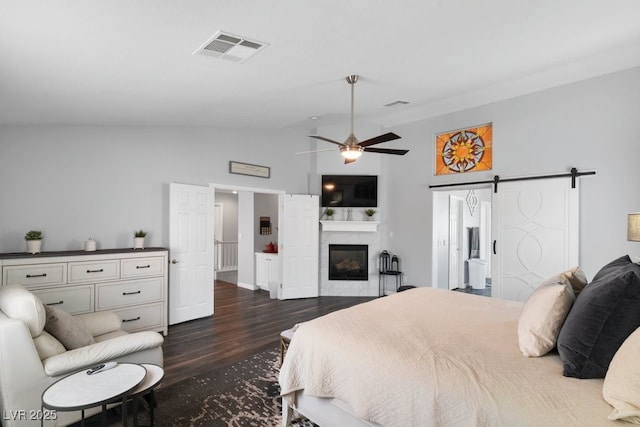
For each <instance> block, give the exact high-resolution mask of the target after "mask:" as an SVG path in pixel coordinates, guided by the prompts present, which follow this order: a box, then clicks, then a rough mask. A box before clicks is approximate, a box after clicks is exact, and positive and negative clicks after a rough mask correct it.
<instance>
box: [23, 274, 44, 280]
mask: <svg viewBox="0 0 640 427" xmlns="http://www.w3.org/2000/svg"><path fill="white" fill-rule="evenodd" d="M36 277H47V273H42V274H27V279H34V278H36Z"/></svg>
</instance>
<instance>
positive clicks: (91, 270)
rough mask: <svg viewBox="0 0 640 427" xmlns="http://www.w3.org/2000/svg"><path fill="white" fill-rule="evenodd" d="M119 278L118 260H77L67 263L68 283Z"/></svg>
mask: <svg viewBox="0 0 640 427" xmlns="http://www.w3.org/2000/svg"><path fill="white" fill-rule="evenodd" d="M119 278H120V261H119V260H117V259H114V260H105V261H77V262H70V263H69V283H81V282H99V281H105V280H113V279H119Z"/></svg>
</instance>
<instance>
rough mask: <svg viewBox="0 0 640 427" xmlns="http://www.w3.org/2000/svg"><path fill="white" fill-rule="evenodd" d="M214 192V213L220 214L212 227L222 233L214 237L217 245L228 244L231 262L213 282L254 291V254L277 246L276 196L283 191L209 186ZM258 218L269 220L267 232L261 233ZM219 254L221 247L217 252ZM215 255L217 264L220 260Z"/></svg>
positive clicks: (256, 287)
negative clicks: (230, 251) (231, 253)
mask: <svg viewBox="0 0 640 427" xmlns="http://www.w3.org/2000/svg"><path fill="white" fill-rule="evenodd" d="M209 186H210V187H213V189H214V192H215V205H218V204H220V207H216V208H215V209H216V212H219V213H221V214H222V221H221V222H220V219H218V218H215V216H216V215H214V223H215V224H216V225H214V227H216V226H217V227H218V228H220V229H221V230H222V231H220V232H219V235H221V236H222V239H221V238H219V237H217V236H216V232H214V239H215V240H217V241H224V242H228V243H227V245H226V246H227V248H231V249H233V252H234V253H233V257H235V258H234V259H233V261H232V262H231V264H228V265H230V266H228V267H227V271H223V270H224V269H221V270H219V269H218V268H216V278H217V279H218V280H224V281H225V282H229V283H233V284H235V285H237V286H240V287H243V288H246V289H251V290H257V289H258V288H260V287H259V286H257V284H256V253H258V252H263V249H264V248H265V247H266V246H267V245H269V243H273V244H274V245H277V244H278V236H279V230H278V227H277V224H278V214H279V206H278V195H280V194H284V191H280V190H272V189H261V188H251V187H239V186H233V185H224V184H209ZM261 218H262V219H264V218H269V220H268V222H269V225H268V226H267V229H268V232H264V229H263V225H262V224H261ZM218 248H219V249H220V250H222V247H221V246H220V245H217V246H216V249H218ZM219 257H220V255H219V253H216V255H215V258H216V261H217V260H218V259H219Z"/></svg>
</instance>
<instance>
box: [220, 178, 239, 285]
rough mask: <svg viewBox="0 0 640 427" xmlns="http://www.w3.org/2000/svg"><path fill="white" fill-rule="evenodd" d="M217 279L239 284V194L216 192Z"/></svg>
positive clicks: (223, 191) (227, 191)
mask: <svg viewBox="0 0 640 427" xmlns="http://www.w3.org/2000/svg"><path fill="white" fill-rule="evenodd" d="M214 209H215V214H214V218H215V225H214V240H215V264H214V265H215V276H214V277H215V279H216V280H222V281H224V282H228V283H233V284H237V283H238V192H237V191H235V190H223V189H216V191H215V205H214Z"/></svg>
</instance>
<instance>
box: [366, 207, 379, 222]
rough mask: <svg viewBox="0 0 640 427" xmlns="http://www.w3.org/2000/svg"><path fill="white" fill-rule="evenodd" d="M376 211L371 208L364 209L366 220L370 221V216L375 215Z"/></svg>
mask: <svg viewBox="0 0 640 427" xmlns="http://www.w3.org/2000/svg"><path fill="white" fill-rule="evenodd" d="M375 213H376V211H375V210H373V209H365V211H364V214H365V215H366V216H367V217H366V218H367V221H371V218H373V215H375Z"/></svg>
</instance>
